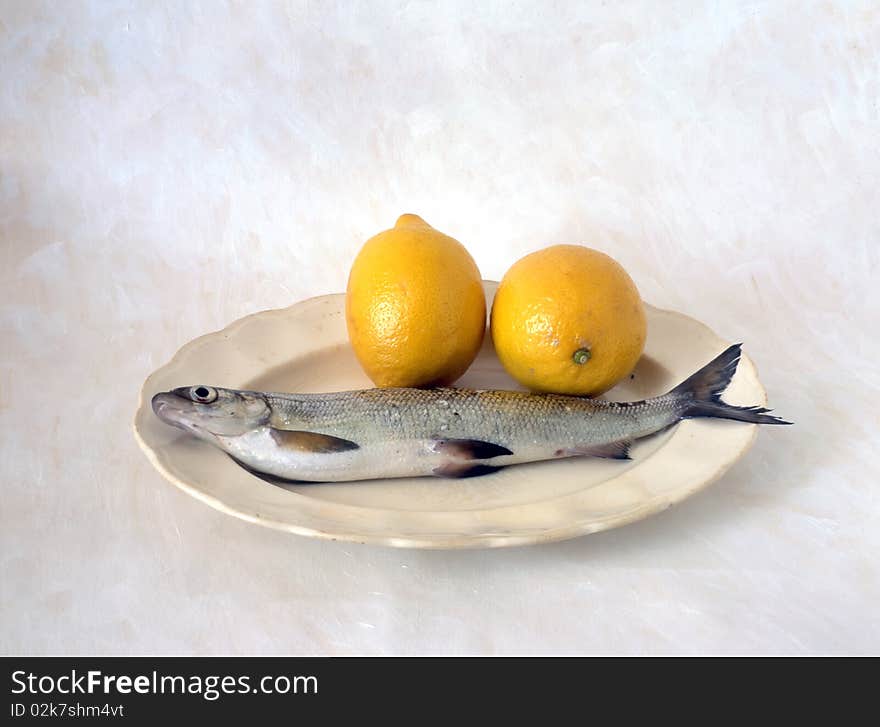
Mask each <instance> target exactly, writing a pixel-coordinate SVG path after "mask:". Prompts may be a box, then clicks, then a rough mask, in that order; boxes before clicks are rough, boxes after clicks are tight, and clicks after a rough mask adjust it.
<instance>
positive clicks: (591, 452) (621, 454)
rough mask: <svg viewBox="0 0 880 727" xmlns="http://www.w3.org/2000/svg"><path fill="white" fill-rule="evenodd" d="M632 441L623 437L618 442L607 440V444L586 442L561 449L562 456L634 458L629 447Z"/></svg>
mask: <svg viewBox="0 0 880 727" xmlns="http://www.w3.org/2000/svg"><path fill="white" fill-rule="evenodd" d="M631 446H632V441H631V440H629V439H621V440H620V441H618V442H607V443H606V444H586V445H583V446H581V447H571V448H569V449H563V450H560V452H559V455H560V456H572V455H576V456H583V457H604V458H605V459H632V457H630V456H629V448H630V447H631Z"/></svg>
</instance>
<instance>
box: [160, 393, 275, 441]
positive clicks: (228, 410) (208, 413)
mask: <svg viewBox="0 0 880 727" xmlns="http://www.w3.org/2000/svg"><path fill="white" fill-rule="evenodd" d="M152 405H153V411H154V412H155V413H156V416H158V417H159V418H160V419H161V420H162V421H163V422H165V423H166V424H171V425H172V426H175V427H178V428H179V429H183V430H185V431H188V432H190V433H191V434H194V435H195V436H197V437H199V438H200V439H208V440H210V439H213V438H214V437H215V436H223V437H235V436H238V435H240V434H244V433H245V432H249V431H251V430H252V429H255V428H257V427H259V426H262V425H263V424H265V423H266V422H267V421H269V416H270V414H271V413H272V412H271V409H270V408H269V404H268V403H266V400H265V399H264V398H263V396H262V395H261V394H258V393H257V392H254V391H237V390H235V389H221V388H219V387H215V386H206V385H205V384H197V385H195V386H182V387H180V388H178V389H172V390H171V391H163V392H161V393H159V394H156V395H155V396H154V397H153V399H152Z"/></svg>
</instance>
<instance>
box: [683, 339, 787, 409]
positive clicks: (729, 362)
mask: <svg viewBox="0 0 880 727" xmlns="http://www.w3.org/2000/svg"><path fill="white" fill-rule="evenodd" d="M741 355H742V344H741V343H735V344H734V345H733V346H730V347H729V348H727V349H726V350H725V351H724V352H722V353H721V354H719V355H718V356H716V357H715V358H714V359H712V360H711V361H710V362H709V363H707V364H706V365H705V366H703V368H701V369H700V370H699V371H697V372H696V373H695V374H692V375H691V376H689V377H688V378H687V379H685V380H684V381H682V382H681V383H680V384H679V385H678V386H676V387H675V388H674V389H673V390H672V391H671V392H670V394H673V395H675V396H677V397H679V398H680V399H681V401H682V414H681V417H682V418H683V419H688V418H691V417H714V418H716V419H735V420H737V421H740V422H750V423H752V424H791V422H788V421H786V420H785V419H780V418H779V417H776V416H771V415H770V414H768V413H767V412H768V411H770V410H769V409H765V408H764V407H762V406H733V405H732V404H728V403H726V402H724V401H722V400H721V394H722V393H724V390H725V389H726V388H727V386H728V385H729V384H730V380H731V379H732V378H733V375H734V374H735V373H736V367H737V366H738V365H739V360H740V356H741Z"/></svg>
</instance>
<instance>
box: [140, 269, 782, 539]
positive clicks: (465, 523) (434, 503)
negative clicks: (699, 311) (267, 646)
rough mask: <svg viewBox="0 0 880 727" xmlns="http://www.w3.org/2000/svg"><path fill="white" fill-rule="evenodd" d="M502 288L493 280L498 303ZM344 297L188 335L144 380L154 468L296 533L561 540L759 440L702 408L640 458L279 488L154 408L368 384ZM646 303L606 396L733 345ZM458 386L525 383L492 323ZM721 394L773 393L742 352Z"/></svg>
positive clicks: (655, 507) (144, 439) (145, 427)
mask: <svg viewBox="0 0 880 727" xmlns="http://www.w3.org/2000/svg"><path fill="white" fill-rule="evenodd" d="M495 287H496V284H495V283H488V282H487V283H486V293H487V297H488V298H489V302H490V304H491V298H492V295H493V294H494V290H495ZM344 301H345V296H344V295H341V294H339V295H326V296H322V297H320V298H312V299H310V300H306V301H303V302H302V303H297V304H296V305H293V306H291V307H289V308H283V309H280V310H270V311H263V312H260V313H256V314H254V315H251V316H247V317H246V318H242V319H240V320H238V321H236V322H235V323H233V324H232V325H230V326H228V327H227V328H225V329H223V330H222V331H218V332H216V333H211V334H208V335H206V336H202V337H201V338H197V339H196V340H194V341H191V342H190V343H188V344H186V345H185V346H184V347H183V348H181V349H180V350H179V351H178V352H177V354H175V356H174V358H172V359H171V361H170V362H169V363H168V364H166V365H165V366H163V367H162V368H160V369H158V370H157V371H156V372H154V373H153V374H152V375H151V376H150V377H149V378H148V379H147V380H146V382H145V383H144V386H143V388H142V390H141V398H140V405H139V407H138V411H137V414H136V415H135V420H134V431H135V437H136V438H137V440H138V443H139V444H140V446H141V448H142V449H143V450H144V452H145V453H146V455H147V457H148V458H149V460H150V462H152V463H153V465H154V466H155V467H156V469H157V470H159V472H160V473H161V474H162V475H163V476H164V477H166V478H167V479H168V480H170V481H171V482H173V483H174V484H175V485H177V486H178V487H180V488H181V489H182V490H183V491H184V492H187V493H189V494H190V495H192V496H193V497H196V498H198V499H200V500H202V501H203V502H206V503H208V504H209V505H211V506H212V507H215V508H217V509H218V510H221V511H223V512H226V513H229V514H230V515H235V516H236V517H240V518H243V519H244V520H248V521H250V522H254V523H258V524H260V525H266V526H268V527H273V528H278V529H281V530H288V531H290V532H292V533H297V534H299V535H307V536H311V537H318V538H329V539H332V540H349V541H355V542H359V543H373V544H378V545H391V546H396V547H406V548H484V547H499V546H506V545H527V544H532V543H541V542H547V541H552V540H563V539H565V538H572V537H575V536H578V535H583V534H585V533H594V532H598V531H600V530H607V529H609V528H614V527H618V526H620V525H625V524H627V523H631V522H635V521H636V520H640V519H642V518H645V517H648V516H649V515H651V514H653V513H656V512H659V511H661V510H664V509H666V508H667V507H669V506H670V505H672V504H674V503H676V502H680V501H681V500H684V499H685V498H686V497H689V496H690V495H692V494H694V493H695V492H698V491H699V490H701V489H703V488H704V487H706V486H707V485H708V484H710V483H711V482H713V481H715V480H717V479H718V478H719V477H720V476H721V475H722V474H723V473H724V472H725V470H727V468H728V467H730V465H732V464H733V463H734V462H735V461H736V460H737V459H738V458H739V457H741V456H742V455H743V454H745V452H746V451H747V450H748V449H749V447H750V446H751V444H752V442H753V441H754V438H755V434H756V425H754V424H742V423H739V422H730V421H720V420H710V419H693V420H687V421H683V422H681V423H680V424H678V425H676V426H675V427H672V428H671V429H669V430H667V431H666V432H663V433H661V434H657V435H654V436H651V437H647V438H646V439H643V440H640V441H638V442H637V443H636V444H635V446H634V447H633V449H632V452H631V454H632V457H633V460H632V461H631V462H620V461H617V460H602V459H595V458H590V457H578V458H571V459H565V460H556V461H552V462H539V463H534V464H525V465H517V466H514V467H508V468H506V469H503V470H501V471H499V472H496V473H494V474H491V475H487V476H484V477H475V478H471V479H464V480H447V479H439V478H433V477H423V478H412V479H397V480H370V481H365V482H348V483H334V484H305V485H288V486H283V487H282V486H277V485H272V484H269V483H267V482H264V481H263V480H261V479H259V478H257V477H255V476H253V475H251V474H249V473H248V472H246V471H245V470H243V469H242V468H240V467H238V466H236V465H235V464H234V463H233V462H232V461H230V459H229V458H228V457H227V456H226V455H225V454H223V453H222V452H221V451H220V450H218V449H215V448H214V447H212V446H210V445H208V444H206V443H204V442H201V441H198V440H196V439H194V438H193V437H190V436H189V435H187V434H185V433H184V432H182V431H180V430H178V429H175V428H173V427H170V426H168V425H166V424H164V423H162V422H161V421H160V420H159V419H158V418H157V417H156V416H155V415H154V414H153V411H152V409H151V407H150V399H151V398H152V396H153V395H154V394H155V393H157V392H159V391H166V390H168V389H172V388H175V387H178V386H185V385H189V384H213V385H215V386H223V387H228V388H235V389H252V390H262V391H309V392H322V391H343V390H346V389H362V388H369V387H370V386H371V385H372V384H371V383H370V381H369V379H367V377H366V376H365V375H364V373H363V372H362V371H361V369H360V367H359V366H358V363H357V360H356V359H355V357H354V353H353V352H352V350H351V348H350V346H349V344H348V335H347V333H346V328H345V316H344ZM646 309H647V316H648V340H647V344H646V346H645V353H644V355H643V356H642V359H641V360H640V362H639V364H638V366H637V367H636V369H635V371H634V373H633V375H632V376H631V377H630V378H629V379H627V380H626V381H624V382H622V383H621V384H619V385H618V386H617V387H615V388H614V389H613V390H612V391H611V392H609V393H608V394H607V395H606V396H607V398H609V399H613V400H616V401H628V400H636V399H644V398H646V397H649V396H654V395H657V394H662V393H664V392H666V391H668V390H669V389H670V388H672V387H673V386H674V385H675V384H677V383H679V382H680V381H682V380H684V379H685V378H687V377H688V376H689V375H690V374H692V373H693V372H694V371H696V370H697V369H698V368H700V367H701V366H703V365H704V364H706V363H708V362H709V361H710V360H711V359H712V358H713V357H714V356H716V355H717V354H718V353H720V352H721V351H722V350H723V349H724V348H726V347H727V346H728V345H729V344H728V342H726V341H724V340H723V339H721V338H719V337H718V336H717V335H716V334H715V333H713V332H712V331H711V330H710V329H709V328H707V327H706V326H705V325H703V324H702V323H700V322H698V321H695V320H694V319H692V318H688V317H687V316H684V315H681V314H680V313H674V312H672V311H665V310H660V309H658V308H654V307H652V306H646ZM457 385H458V386H461V387H468V388H477V389H487V388H498V389H515V388H519V387H517V386H516V384H515V383H514V382H513V381H512V380H511V379H510V378H509V377H508V376H507V375H506V373H505V372H504V370H503V369H502V367H501V364H500V363H499V361H498V359H497V358H496V356H495V353H494V350H493V349H492V345H491V341H490V340H489V337H488V336H487V340H486V342H485V343H484V345H483V348H482V350H481V351H480V354H479V356H478V357H477V359H476V361H475V362H474V364H473V365H472V366H471V368H470V370H469V371H468V372H467V374H465V376H464V377H462V378H461V379H460V380H459V381H458V383H457ZM724 399H725V400H726V401H728V402H730V403H731V404H740V405H746V404H748V405H752V404H756V405H762V406H763V405H765V404H766V394H765V392H764V389H763V387H762V386H761V383H760V381H758V376H757V372H756V371H755V367H754V365H753V364H752V362H751V361H750V360H749V359H748V358H747V357H746V356H745V355H743V357H742V359H741V360H740V364H739V369H738V371H737V373H736V376H735V377H734V379H733V381H732V382H731V385H730V386H729V387H728V389H727V391H726V392H725V394H724Z"/></svg>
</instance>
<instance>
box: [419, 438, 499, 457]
mask: <svg viewBox="0 0 880 727" xmlns="http://www.w3.org/2000/svg"><path fill="white" fill-rule="evenodd" d="M431 449H433V450H434V451H435V452H437V453H438V454H443V455H445V456H447V457H449V458H450V459H454V460H474V459H492V458H493V457H501V456H502V455H505V454H513V452H511V451H510V450H509V449H508V448H507V447H502V446H501V445H500V444H492V442H482V441H480V440H479V439H435V440H433V442H432V444H431Z"/></svg>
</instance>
